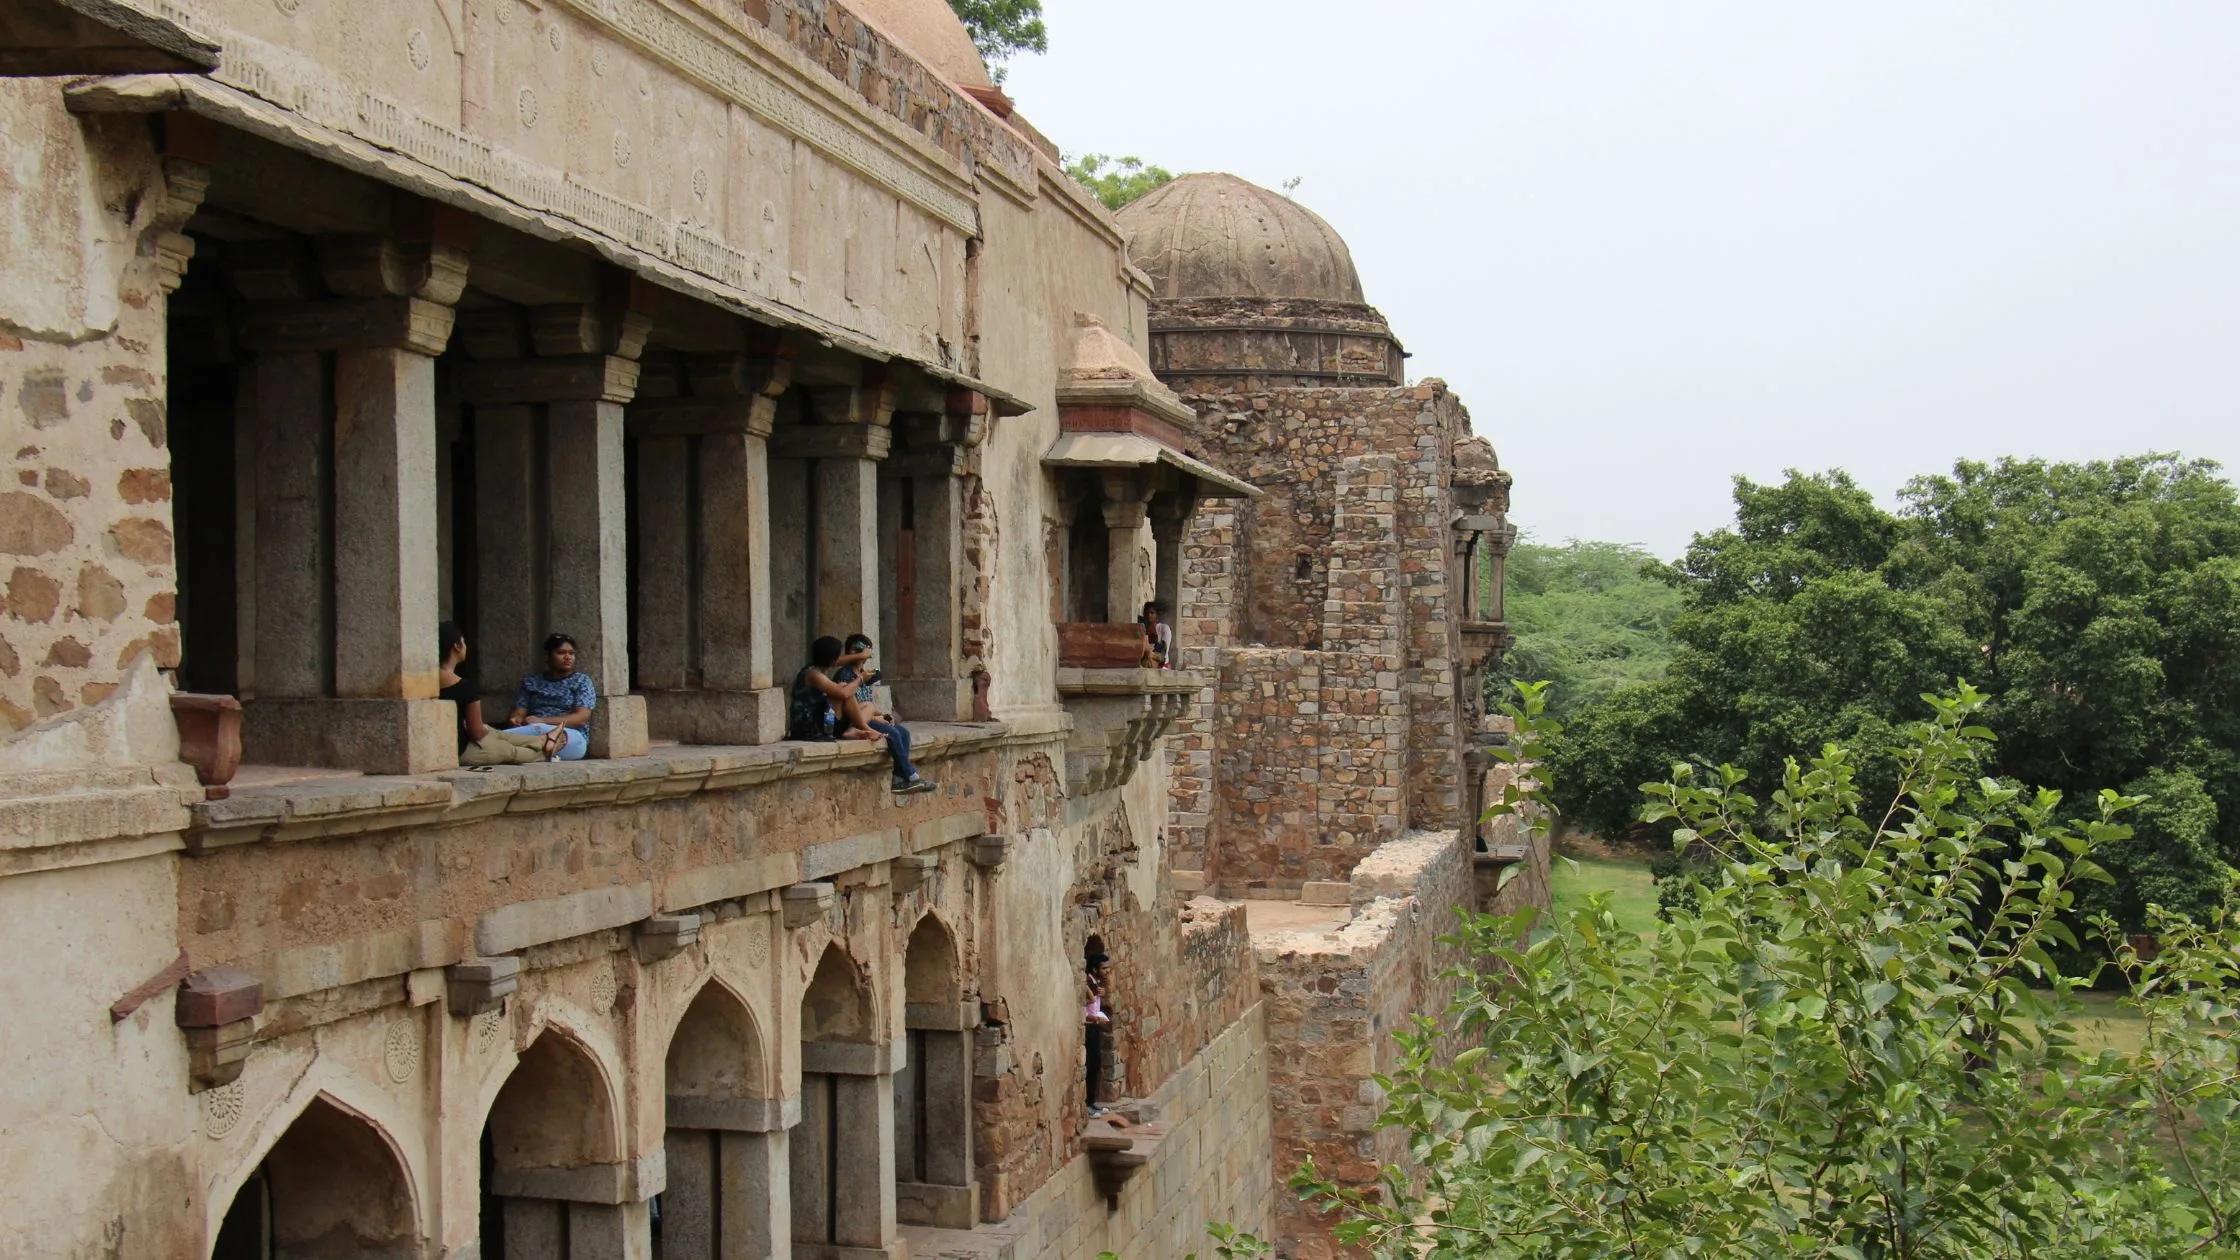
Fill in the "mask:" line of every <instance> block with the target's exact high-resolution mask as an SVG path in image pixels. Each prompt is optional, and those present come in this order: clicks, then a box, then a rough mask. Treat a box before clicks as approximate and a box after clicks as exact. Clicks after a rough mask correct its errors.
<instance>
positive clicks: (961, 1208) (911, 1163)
mask: <svg viewBox="0 0 2240 1260" xmlns="http://www.w3.org/2000/svg"><path fill="white" fill-rule="evenodd" d="M976 1005H977V1004H970V1005H966V1006H948V1007H942V1008H935V1011H934V1012H922V1011H921V1008H919V1007H917V1006H915V1005H913V1006H912V1007H911V1008H910V1012H909V1015H910V1022H911V1025H912V1027H911V1032H910V1048H911V1052H912V1054H913V1056H914V1057H913V1058H912V1059H911V1060H910V1062H908V1063H907V1064H905V1065H903V1067H902V1068H901V1069H900V1070H898V1071H897V1072H896V1073H895V1076H894V1080H895V1082H896V1099H895V1141H896V1144H897V1146H898V1147H899V1148H900V1151H899V1153H898V1155H897V1157H896V1161H897V1164H898V1166H899V1167H900V1168H901V1169H902V1170H903V1178H904V1179H902V1180H899V1181H898V1182H897V1183H896V1184H895V1210H896V1213H897V1215H898V1216H899V1217H900V1219H902V1220H903V1221H905V1222H908V1223H909V1224H912V1225H936V1226H940V1227H942V1228H944V1229H971V1228H972V1227H973V1226H974V1225H975V1224H977V1223H979V1220H980V1187H979V1185H978V1184H977V1183H976V1182H975V1181H974V1179H973V1175H972V1046H971V1038H972V1035H973V1033H972V1029H971V1026H970V1025H971V1022H972V1021H971V1019H970V1018H968V1017H967V1016H968V1015H970V1014H976V1013H977V1012H976V1010H975V1009H974V1007H976ZM923 1013H938V1014H944V1015H947V1016H950V1017H951V1018H949V1019H947V1020H945V1021H941V1025H940V1026H934V1021H929V1020H926V1019H923V1018H921V1014H923Z"/></svg>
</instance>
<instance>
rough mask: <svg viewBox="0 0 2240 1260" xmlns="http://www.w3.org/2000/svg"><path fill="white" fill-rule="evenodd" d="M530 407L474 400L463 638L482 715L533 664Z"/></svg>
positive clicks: (538, 618) (535, 615)
mask: <svg viewBox="0 0 2240 1260" xmlns="http://www.w3.org/2000/svg"><path fill="white" fill-rule="evenodd" d="M541 428H542V426H541V425H540V424H539V422H538V419H537V413H536V409H535V408H533V407H521V406H510V405H509V406H478V407H476V408H474V477H475V493H474V506H475V550H476V552H477V555H476V564H475V585H476V595H477V599H476V603H475V606H476V607H477V608H478V609H479V610H480V616H479V619H478V621H477V624H476V625H475V626H474V627H473V633H474V635H475V639H474V642H473V643H472V644H471V645H470V647H471V648H472V650H473V652H474V660H475V663H476V665H477V666H478V667H479V668H478V671H477V672H478V675H479V677H480V678H481V680H482V686H483V692H484V700H483V705H482V709H483V716H484V717H485V718H488V719H492V720H502V719H503V718H504V717H505V714H506V711H507V710H508V709H510V708H512V707H513V693H514V684H515V682H516V680H518V679H519V678H520V677H521V676H522V675H523V674H525V673H527V672H529V670H531V669H533V668H535V667H536V665H537V664H538V655H537V650H538V643H539V641H540V636H541V635H542V634H543V632H542V631H540V630H539V629H538V628H537V627H538V625H539V624H541V622H542V619H543V616H544V565H543V564H542V563H541V561H542V558H543V557H542V543H541V541H540V540H541V539H542V537H543V530H542V528H541V527H540V525H539V519H540V518H541V517H542V516H543V514H544V513H543V504H544V486H543V477H542V475H541V472H540V470H539V468H538V459H537V442H538V437H539V434H540V431H541Z"/></svg>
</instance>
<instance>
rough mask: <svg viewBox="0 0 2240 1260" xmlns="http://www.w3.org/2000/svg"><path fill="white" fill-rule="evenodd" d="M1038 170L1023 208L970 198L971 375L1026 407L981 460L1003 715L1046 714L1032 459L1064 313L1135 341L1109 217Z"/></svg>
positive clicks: (1053, 396)
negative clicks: (974, 351) (975, 339)
mask: <svg viewBox="0 0 2240 1260" xmlns="http://www.w3.org/2000/svg"><path fill="white" fill-rule="evenodd" d="M1038 170H1039V172H1040V175H1039V180H1038V184H1037V186H1038V188H1039V195H1038V197H1037V199H1036V200H1035V201H1034V202H1033V203H1032V204H1023V203H1021V202H1020V201H1019V200H1017V199H1015V198H1013V197H1010V196H1007V195H1004V194H1003V193H1002V192H1001V191H1000V190H992V191H991V192H990V193H989V194H988V195H985V196H983V197H982V198H981V203H980V214H981V228H982V232H983V233H984V234H985V237H986V245H985V246H984V247H983V249H982V251H981V253H980V257H979V259H978V262H977V266H978V278H979V289H978V292H977V295H976V297H975V304H976V309H977V311H978V322H977V327H978V330H979V360H978V361H979V364H980V371H981V373H982V374H983V376H984V377H985V378H986V379H987V380H988V381H989V383H991V384H993V385H996V386H998V387H1000V388H1002V389H1004V390H1006V391H1009V392H1011V393H1013V394H1015V395H1017V396H1018V397H1020V398H1022V399H1024V400H1025V401H1026V402H1027V403H1029V404H1030V405H1032V406H1033V407H1034V410H1032V411H1030V412H1028V413H1026V414H1025V415H1020V416H1011V417H1007V418H1005V419H1003V420H999V421H997V422H996V425H995V431H994V434H993V436H992V437H991V438H990V439H989V442H988V446H987V449H986V450H985V451H984V452H983V453H982V456H981V476H982V478H983V479H984V482H985V486H986V490H987V493H988V494H989V495H990V496H991V498H992V502H993V513H992V515H993V517H994V527H993V532H994V534H995V538H996V543H995V550H996V555H997V563H996V566H995V571H996V572H997V573H999V574H1000V575H1001V576H1000V578H999V579H998V581H997V583H996V587H995V589H994V590H993V591H991V592H990V597H991V602H990V614H989V621H990V630H989V640H990V642H989V653H990V654H989V657H988V668H989V672H990V674H991V677H992V682H993V688H992V690H991V693H990V696H991V702H992V704H993V705H994V707H995V709H996V711H997V712H998V713H999V714H1002V715H1005V716H1006V717H1009V718H1012V719H1013V720H1018V719H1019V718H1020V717H1021V716H1022V715H1023V714H1024V713H1025V712H1042V713H1051V714H1054V713H1056V712H1057V693H1056V690H1055V687H1054V683H1053V680H1054V679H1055V677H1056V669H1057V652H1058V641H1057V631H1056V628H1055V626H1054V625H1053V622H1052V618H1051V615H1050V610H1051V603H1050V591H1051V588H1052V586H1053V584H1054V583H1055V582H1056V580H1057V579H1056V577H1055V576H1054V575H1053V574H1052V572H1051V569H1050V563H1049V557H1048V553H1047V550H1046V548H1045V546H1044V540H1045V535H1046V529H1047V525H1046V522H1047V521H1048V520H1050V519H1053V517H1054V513H1055V511H1056V503H1055V500H1054V498H1053V497H1052V493H1051V489H1052V487H1051V481H1050V475H1049V473H1048V472H1047V471H1046V470H1045V469H1044V468H1043V466H1042V456H1043V454H1044V453H1045V452H1047V451H1048V450H1049V449H1050V445H1051V443H1052V442H1054V441H1056V440H1057V436H1058V411H1057V382H1058V370H1059V368H1060V367H1062V366H1063V365H1064V364H1065V362H1066V360H1067V357H1068V355H1069V354H1070V353H1071V349H1072V340H1073V337H1074V334H1075V331H1076V328H1075V325H1074V321H1073V316H1074V314H1075V313H1077V312H1078V313H1082V314H1088V315H1094V316H1096V317H1097V318H1098V319H1100V320H1102V321H1103V322H1104V323H1105V325H1106V326H1107V327H1109V328H1111V329H1113V330H1114V331H1115V332H1117V333H1119V334H1120V335H1121V336H1122V337H1124V338H1126V339H1127V340H1128V341H1130V342H1131V343H1132V344H1135V345H1138V346H1140V345H1142V344H1143V340H1144V337H1145V335H1146V334H1145V332H1144V327H1145V323H1144V321H1145V319H1146V314H1145V311H1146V307H1145V304H1144V299H1143V294H1142V290H1141V288H1140V287H1139V283H1138V282H1137V281H1135V280H1132V279H1131V278H1130V274H1129V272H1130V269H1129V268H1128V267H1127V265H1126V262H1125V259H1124V257H1123V255H1122V253H1121V246H1120V238H1119V234H1118V233H1117V232H1116V231H1115V230H1113V228H1112V226H1111V220H1110V216H1109V215H1108V214H1106V212H1105V210H1104V207H1103V206H1101V205H1098V204H1097V203H1096V202H1095V201H1094V200H1093V199H1091V198H1089V197H1088V196H1087V194H1085V193H1084V192H1082V190H1081V189H1080V188H1079V187H1077V186H1076V185H1075V184H1074V183H1073V181H1072V180H1071V179H1070V178H1068V177H1066V176H1065V175H1064V174H1062V173H1061V172H1059V171H1058V170H1057V168H1056V167H1055V166H1054V165H1051V164H1050V163H1048V162H1047V161H1045V162H1042V163H1041V164H1040V165H1039V167H1038Z"/></svg>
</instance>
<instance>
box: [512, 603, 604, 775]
mask: <svg viewBox="0 0 2240 1260" xmlns="http://www.w3.org/2000/svg"><path fill="white" fill-rule="evenodd" d="M598 707H599V689H598V688H596V687H594V686H592V685H591V675H589V674H581V673H577V672H576V641H575V640H574V639H572V638H570V637H568V636H567V635H564V634H554V635H548V636H546V638H545V641H544V672H542V673H537V674H530V675H527V676H526V677H524V678H522V680H521V690H520V691H519V692H518V693H516V694H515V696H514V698H513V715H512V716H511V717H509V718H507V719H506V725H507V728H508V733H509V734H515V735H543V734H547V733H549V732H552V731H563V732H565V733H566V737H567V741H568V742H567V743H566V744H565V745H563V746H562V747H561V749H560V760H562V761H581V760H583V755H584V754H585V753H587V752H589V751H591V736H590V735H589V734H587V733H586V731H587V729H588V728H589V727H590V725H591V711H592V710H593V709H596V708H598Z"/></svg>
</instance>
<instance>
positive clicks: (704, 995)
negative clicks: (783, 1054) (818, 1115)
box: [665, 977, 774, 1099]
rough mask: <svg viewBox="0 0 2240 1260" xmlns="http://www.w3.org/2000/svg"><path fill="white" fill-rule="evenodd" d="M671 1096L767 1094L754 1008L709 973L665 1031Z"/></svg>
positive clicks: (766, 1058)
mask: <svg viewBox="0 0 2240 1260" xmlns="http://www.w3.org/2000/svg"><path fill="white" fill-rule="evenodd" d="M665 1063H666V1068H667V1079H668V1093H669V1096H670V1097H672V1098H716V1099H739V1098H769V1097H772V1096H773V1095H774V1091H773V1090H772V1088H771V1081H770V1072H769V1063H770V1055H769V1049H768V1046H767V1044H766V1043H765V1042H764V1040H763V1036H762V1026H761V1024H760V1022H759V1021H757V1020H756V1019H755V1017H754V1008H753V1007H752V1006H750V1005H748V1004H747V1002H746V1000H745V999H744V998H742V997H740V996H739V994H738V993H737V992H736V991H734V990H733V989H732V988H731V987H730V986H729V985H727V984H725V983H723V982H722V981H721V980H717V979H715V978H713V977H710V978H709V979H708V981H707V982H706V983H704V984H702V985H701V986H700V989H699V991H698V992H697V993H695V994H693V996H692V1001H691V1002H690V1003H689V1004H688V1005H687V1006H686V1007H685V1012H684V1017H683V1018H682V1019H679V1020H678V1021H677V1026H676V1029H675V1031H674V1032H672V1033H671V1034H670V1035H669V1050H668V1054H667V1056H666V1059H665Z"/></svg>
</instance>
